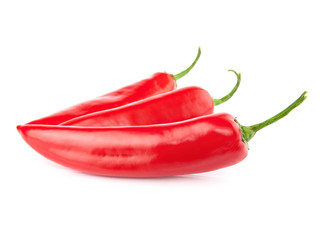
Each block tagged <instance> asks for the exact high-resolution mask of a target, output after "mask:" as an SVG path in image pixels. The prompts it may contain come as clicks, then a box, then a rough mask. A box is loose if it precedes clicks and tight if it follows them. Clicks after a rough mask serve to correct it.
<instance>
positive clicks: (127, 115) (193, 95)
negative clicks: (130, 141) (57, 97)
mask: <svg viewBox="0 0 320 240" xmlns="http://www.w3.org/2000/svg"><path fill="white" fill-rule="evenodd" d="M213 108H214V104H213V99H212V97H211V96H210V94H209V93H208V92H207V91H206V90H204V89H202V88H199V87H185V88H181V89H177V90H174V91H171V92H168V93H163V94H159V95H156V96H153V97H150V98H147V99H144V100H141V101H137V102H134V103H131V104H127V105H124V106H121V107H118V108H113V109H109V110H105V111H100V112H95V113H91V114H87V115H84V116H80V117H77V118H73V119H71V120H69V121H67V122H64V123H62V124H61V125H68V126H91V127H93V126H97V127H102V126H133V125H150V124H160V123H170V122H177V121H183V120H187V119H191V118H194V117H199V116H203V115H207V114H211V113H213Z"/></svg>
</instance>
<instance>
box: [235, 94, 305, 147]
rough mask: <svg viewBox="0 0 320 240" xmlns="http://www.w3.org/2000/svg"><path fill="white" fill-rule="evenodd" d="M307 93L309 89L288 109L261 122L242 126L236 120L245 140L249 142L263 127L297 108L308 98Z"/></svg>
mask: <svg viewBox="0 0 320 240" xmlns="http://www.w3.org/2000/svg"><path fill="white" fill-rule="evenodd" d="M306 94H307V91H305V92H303V93H302V94H301V95H300V97H299V98H298V99H297V100H296V101H294V102H293V103H292V104H291V105H289V106H288V107H287V108H286V109H284V110H283V111H281V112H280V113H278V114H277V115H274V116H273V117H271V118H269V119H267V120H265V121H263V122H261V123H258V124H255V125H251V126H242V125H241V124H239V123H238V121H237V120H236V122H237V123H238V125H239V127H240V130H241V133H242V139H243V141H244V142H245V143H246V144H247V143H248V142H249V141H250V140H251V139H252V138H253V137H254V135H255V134H256V132H258V131H259V130H261V129H262V128H265V127H267V126H269V125H270V124H272V123H274V122H276V121H278V120H280V119H281V118H283V117H285V116H286V115H288V114H289V113H290V112H291V111H292V110H293V109H295V108H296V107H298V106H299V105H300V104H301V103H303V101H304V100H305V99H306V98H307V96H306Z"/></svg>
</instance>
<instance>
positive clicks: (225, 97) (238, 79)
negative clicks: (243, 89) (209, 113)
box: [213, 69, 241, 106]
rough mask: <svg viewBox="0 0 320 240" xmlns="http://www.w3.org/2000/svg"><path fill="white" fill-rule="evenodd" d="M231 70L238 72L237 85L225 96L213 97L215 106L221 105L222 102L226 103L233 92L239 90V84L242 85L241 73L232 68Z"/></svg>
mask: <svg viewBox="0 0 320 240" xmlns="http://www.w3.org/2000/svg"><path fill="white" fill-rule="evenodd" d="M229 72H233V73H234V74H236V76H237V83H236V85H235V86H234V87H233V89H232V90H231V92H229V93H228V94H227V95H225V96H224V97H222V98H220V99H217V98H214V99H213V103H214V105H215V106H218V105H220V104H221V103H224V102H226V101H228V100H229V99H230V98H231V97H232V96H233V94H234V93H235V92H236V91H237V90H238V88H239V86H240V82H241V73H240V72H239V73H237V72H236V71H235V70H232V69H230V70H229Z"/></svg>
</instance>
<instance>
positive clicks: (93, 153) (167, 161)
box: [18, 92, 306, 177]
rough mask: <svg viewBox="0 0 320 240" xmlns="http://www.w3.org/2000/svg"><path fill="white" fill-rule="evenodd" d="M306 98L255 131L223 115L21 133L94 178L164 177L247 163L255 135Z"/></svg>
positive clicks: (23, 130) (33, 127)
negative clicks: (250, 145) (170, 121)
mask: <svg viewBox="0 0 320 240" xmlns="http://www.w3.org/2000/svg"><path fill="white" fill-rule="evenodd" d="M305 94H306V92H304V93H303V94H302V95H301V96H300V97H299V98H298V99H297V100H296V101H295V102H294V103H293V104H291V105H290V106H289V107H288V108H286V109H285V110H283V111H282V112H280V113H279V114H277V115H275V116H274V117H272V118H270V119H268V120H266V121H264V122H262V123H259V124H256V125H253V126H250V127H245V126H242V125H240V124H239V123H238V122H237V121H236V120H235V118H234V117H233V116H231V115H229V114H225V113H222V114H211V115H207V116H202V117H198V118H194V119H190V120H186V121H182V122H175V123H170V124H159V125H148V126H146V125H144V126H127V127H100V128H92V127H91V128H86V127H73V126H71V127H70V126H48V125H24V126H18V130H19V132H20V134H21V135H22V137H23V138H24V140H25V141H26V142H27V143H28V144H29V145H30V146H31V147H32V148H34V149H35V150H36V151H38V152H39V153H40V154H42V155H43V156H45V157H47V158H48V159H51V160H53V161H55V162H57V163H59V164H61V165H64V166H66V167H69V168H73V169H76V170H79V171H82V172H86V173H90V174H98V175H106V176H117V177H162V176H171V175H181V174H192V173H200V172H207V171H212V170H215V169H219V168H223V167H228V166H231V165H233V164H236V163H238V162H240V161H241V160H243V159H244V158H245V157H246V156H247V153H248V148H247V142H248V141H249V140H250V139H251V138H252V137H253V136H254V134H255V133H256V132H257V131H259V130H260V129H261V128H263V127H265V126H268V125H269V124H271V123H273V122H275V121H277V120H279V119H280V118H282V117H284V116H285V115H287V114H288V113H289V112H290V111H291V110H293V109H294V108H296V107H297V106H298V105H300V104H301V103H302V102H303V101H304V100H305V98H306V96H305Z"/></svg>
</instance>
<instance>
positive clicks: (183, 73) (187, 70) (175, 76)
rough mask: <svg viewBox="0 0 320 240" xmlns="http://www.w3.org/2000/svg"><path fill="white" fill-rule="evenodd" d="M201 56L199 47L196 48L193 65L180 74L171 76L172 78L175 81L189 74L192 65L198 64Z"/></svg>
mask: <svg viewBox="0 0 320 240" xmlns="http://www.w3.org/2000/svg"><path fill="white" fill-rule="evenodd" d="M200 55H201V49H200V47H199V48H198V54H197V57H196V59H195V60H194V61H193V63H192V64H191V65H190V66H189V67H188V68H187V69H186V70H184V71H182V72H181V73H178V74H176V75H172V76H173V78H174V79H175V80H176V81H177V80H178V79H179V78H182V77H183V76H185V75H186V74H187V73H188V72H190V70H191V69H192V68H193V67H194V65H196V63H197V62H198V59H199V58H200Z"/></svg>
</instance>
